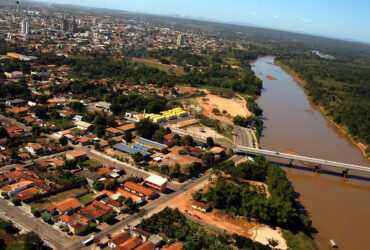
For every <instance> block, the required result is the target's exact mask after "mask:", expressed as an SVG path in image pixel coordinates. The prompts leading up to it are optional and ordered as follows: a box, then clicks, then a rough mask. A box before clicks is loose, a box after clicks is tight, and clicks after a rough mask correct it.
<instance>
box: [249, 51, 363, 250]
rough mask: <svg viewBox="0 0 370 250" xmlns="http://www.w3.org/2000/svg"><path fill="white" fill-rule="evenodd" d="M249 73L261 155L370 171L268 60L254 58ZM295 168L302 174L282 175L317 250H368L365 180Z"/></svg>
mask: <svg viewBox="0 0 370 250" xmlns="http://www.w3.org/2000/svg"><path fill="white" fill-rule="evenodd" d="M252 69H253V71H254V72H255V74H256V75H257V76H258V77H259V78H260V79H261V80H263V86H264V90H263V92H262V95H261V97H260V98H259V99H258V104H259V105H260V106H261V108H262V109H263V115H264V117H265V120H264V125H265V128H264V130H263V136H262V137H261V146H262V148H263V149H269V150H276V151H280V152H287V153H293V152H294V153H297V154H300V155H304V156H311V157H317V158H321V159H326V160H333V161H338V162H345V163H352V164H359V165H362V166H369V167H370V165H369V162H368V161H367V160H366V159H365V158H364V157H363V155H362V153H361V151H360V150H359V149H358V148H357V147H356V146H355V145H353V143H352V142H351V141H350V140H349V139H348V137H347V136H346V135H343V134H342V133H341V132H340V131H339V130H338V129H336V127H335V126H334V125H333V124H332V123H331V122H329V121H328V120H327V119H326V118H325V117H324V116H323V115H322V113H320V111H319V109H318V108H317V107H315V106H314V105H313V104H312V103H311V102H310V101H309V100H308V97H307V96H306V94H305V93H304V91H303V88H302V87H301V86H300V85H299V84H298V83H297V82H296V81H295V80H294V79H293V78H292V77H291V76H290V75H289V74H288V73H287V72H285V71H284V70H283V69H281V68H280V67H279V66H277V65H275V64H274V57H271V56H267V57H260V58H258V59H257V60H256V61H255V62H253V63H252ZM285 163H288V161H285ZM294 164H297V165H299V164H300V163H296V162H295V163H294ZM300 166H303V168H304V169H303V170H302V169H297V168H285V169H286V171H287V174H288V178H289V180H290V181H291V182H292V184H293V185H294V188H295V190H296V191H297V192H298V193H299V194H300V201H301V203H302V205H303V206H304V207H305V208H306V209H307V211H308V213H309V215H310V217H311V219H312V221H313V227H315V228H316V229H317V230H318V233H317V234H315V235H314V237H315V240H316V242H317V243H318V245H319V248H320V249H328V248H329V247H328V241H329V239H334V240H335V241H336V243H337V245H338V246H339V247H340V248H341V249H349V250H350V249H370V240H369V226H370V176H368V175H365V174H364V175H362V174H361V173H355V172H352V173H351V172H350V174H352V175H355V176H354V177H353V178H348V179H343V178H342V177H340V176H337V175H335V173H325V171H324V173H322V174H317V173H314V172H313V171H310V169H311V167H312V166H307V165H302V164H300ZM323 170H325V167H323Z"/></svg>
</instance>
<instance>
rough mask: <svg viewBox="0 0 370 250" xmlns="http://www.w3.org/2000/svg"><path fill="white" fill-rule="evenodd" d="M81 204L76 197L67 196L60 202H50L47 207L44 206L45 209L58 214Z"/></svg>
mask: <svg viewBox="0 0 370 250" xmlns="http://www.w3.org/2000/svg"><path fill="white" fill-rule="evenodd" d="M81 206H82V204H81V202H79V201H78V200H77V199H76V198H68V199H65V200H63V201H61V202H58V203H54V204H51V205H50V206H49V207H47V208H46V211H48V212H53V211H57V212H58V213H59V214H64V213H66V212H68V211H69V210H72V209H77V208H80V207H81Z"/></svg>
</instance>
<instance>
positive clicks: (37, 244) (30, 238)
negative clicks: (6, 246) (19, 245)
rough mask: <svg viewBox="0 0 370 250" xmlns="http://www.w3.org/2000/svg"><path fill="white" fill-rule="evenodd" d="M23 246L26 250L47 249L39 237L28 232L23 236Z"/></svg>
mask: <svg viewBox="0 0 370 250" xmlns="http://www.w3.org/2000/svg"><path fill="white" fill-rule="evenodd" d="M24 244H25V246H24V249H27V250H33V249H48V248H47V247H46V246H45V245H44V242H43V241H42V240H41V239H40V237H39V236H38V235H37V234H36V233H34V232H29V233H27V234H25V236H24Z"/></svg>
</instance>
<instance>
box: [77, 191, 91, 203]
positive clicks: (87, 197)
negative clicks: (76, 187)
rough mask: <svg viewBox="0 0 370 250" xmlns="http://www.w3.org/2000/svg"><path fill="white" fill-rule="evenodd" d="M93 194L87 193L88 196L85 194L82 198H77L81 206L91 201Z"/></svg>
mask: <svg viewBox="0 0 370 250" xmlns="http://www.w3.org/2000/svg"><path fill="white" fill-rule="evenodd" d="M94 195H95V194H93V193H88V194H85V195H83V196H81V197H80V198H78V200H79V201H80V202H81V203H82V204H84V205H85V204H86V203H89V202H90V201H92V197H93V196H94Z"/></svg>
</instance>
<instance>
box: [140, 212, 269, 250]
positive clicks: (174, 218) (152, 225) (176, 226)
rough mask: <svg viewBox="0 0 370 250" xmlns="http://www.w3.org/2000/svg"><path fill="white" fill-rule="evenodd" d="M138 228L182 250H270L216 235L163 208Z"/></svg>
mask: <svg viewBox="0 0 370 250" xmlns="http://www.w3.org/2000/svg"><path fill="white" fill-rule="evenodd" d="M138 227H139V228H142V229H143V230H145V231H147V232H150V233H155V234H159V235H162V236H165V237H166V238H168V239H169V244H172V243H174V242H176V241H179V242H181V243H182V244H183V249H214V250H216V249H234V248H235V247H237V248H239V249H261V250H262V249H270V248H269V247H268V246H265V245H262V244H260V243H258V242H253V241H252V240H251V239H248V238H245V237H243V236H239V235H233V236H230V235H225V234H216V233H214V232H209V231H206V230H205V229H203V228H201V227H200V226H199V225H198V224H196V223H193V222H190V221H188V220H187V219H186V217H185V216H184V215H183V214H181V213H180V212H179V210H177V209H176V210H173V209H170V208H165V209H164V210H162V211H161V212H159V213H157V214H154V215H152V216H151V217H150V218H148V219H143V220H142V222H141V223H140V225H139V226H138Z"/></svg>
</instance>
